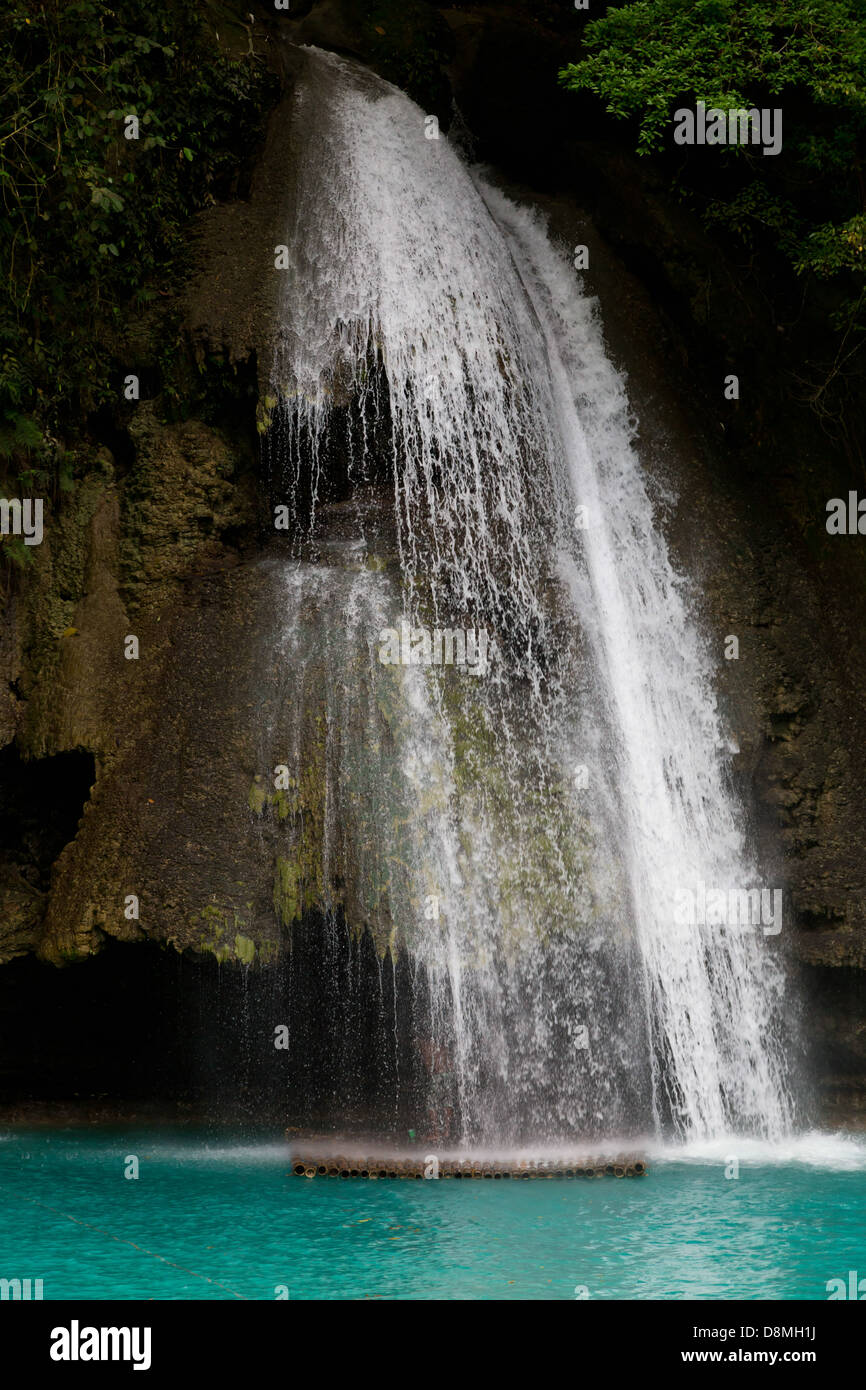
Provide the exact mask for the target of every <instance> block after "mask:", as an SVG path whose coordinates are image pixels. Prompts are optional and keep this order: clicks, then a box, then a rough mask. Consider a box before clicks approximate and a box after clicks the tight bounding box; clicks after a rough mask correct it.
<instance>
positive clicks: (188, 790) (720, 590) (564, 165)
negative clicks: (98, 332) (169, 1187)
mask: <svg viewBox="0 0 866 1390" xmlns="http://www.w3.org/2000/svg"><path fill="white" fill-rule="evenodd" d="M224 8H225V10H226V15H225V18H224V19H221V20H220V21H219V25H218V26H217V27H218V28H219V29H220V31H221V38H220V41H221V42H222V43H224V44H230V45H233V46H235V47H237V45H238V44H240V45H241V47H242V48H243V47H245V46H246V43H247V42H249V43H250V45H251V47H252V48H253V49H254V50H255V51H256V52H258V53H259V55H260V57H261V59H262V60H263V61H266V62H268V64H269V65H270V66H271V67H272V69H273V70H274V71H275V72H277V73H278V75H279V76H280V78H281V82H282V88H283V99H282V101H281V102H280V103H279V104H278V106H277V107H276V108H275V110H274V111H273V113H272V115H271V118H270V122H269V126H268V134H267V138H266V141H265V144H264V147H263V149H262V150H261V151H259V152H258V155H257V158H256V163H255V169H254V171H253V176H252V180H251V183H250V192H249V197H248V198H247V199H245V200H243V201H238V202H235V203H231V204H224V205H220V206H217V207H214V208H212V209H211V210H210V211H209V212H207V213H206V214H205V215H203V216H202V217H201V219H200V220H199V223H198V225H197V227H196V228H194V229H193V234H194V236H195V239H196V247H197V250H196V264H197V269H196V272H195V273H194V274H193V275H192V277H191V279H190V281H189V282H188V283H187V284H186V285H184V286H181V287H179V288H178V290H177V293H176V297H175V301H174V303H173V304H172V310H173V311H176V313H177V314H178V315H179V316H180V318H181V320H182V324H183V327H182V332H183V335H184V338H185V341H186V343H187V344H188V356H189V374H190V381H191V382H194V383H195V391H194V392H192V391H191V399H192V398H193V396H194V399H195V402H196V404H195V405H194V407H193V408H192V409H191V413H190V415H189V418H187V419H185V420H180V421H178V420H169V419H168V418H167V416H166V412H165V411H164V410H163V408H162V404H161V398H160V395H159V392H158V386H159V365H158V364H159V338H160V333H161V332H162V331H163V330H164V323H165V320H164V319H163V318H160V317H155V318H153V319H150V320H143V321H142V322H141V323H140V324H139V325H136V326H134V328H133V330H132V332H131V342H132V343H133V344H134V347H135V352H136V354H137V365H138V368H139V370H140V371H141V372H142V379H143V380H150V381H151V382H153V384H154V389H153V390H152V392H150V393H148V392H144V393H143V394H144V395H145V396H146V397H148V398H146V399H143V400H142V401H141V402H139V403H138V404H136V405H134V406H130V407H125V408H124V409H123V410H120V409H119V410H117V411H116V412H114V413H113V414H112V417H111V423H110V425H108V426H106V429H105V431H104V434H105V437H104V441H103V442H102V444H101V446H100V445H99V444H98V443H97V445H95V447H94V457H93V466H92V469H91V471H90V472H89V474H88V475H87V477H86V478H85V479H84V480H83V481H82V482H80V483H79V484H78V486H77V487H76V489H75V491H74V493H73V494H72V495H71V496H69V497H68V498H66V499H64V501H63V503H62V505H60V506H59V507H58V508H57V509H56V510H55V511H54V512H53V513H52V515H51V516H50V517H49V518H48V519H47V524H46V528H45V540H44V542H43V544H42V545H41V546H40V547H38V548H37V549H36V552H35V557H34V563H33V565H32V567H31V570H30V572H29V574H28V575H27V577H26V579H25V581H23V582H22V583H21V584H20V586H19V588H18V590H17V592H15V594H14V595H13V596H12V597H11V598H10V599H9V601H8V603H7V607H6V611H5V614H4V617H3V623H2V628H0V674H2V692H0V746H2V749H3V752H2V753H0V758H2V759H4V760H5V761H4V762H3V764H2V766H0V828H2V831H3V844H2V845H0V961H2V962H8V961H10V960H12V959H13V958H15V957H18V956H22V955H25V954H28V953H33V954H35V955H37V956H39V957H41V958H43V959H44V960H47V961H50V962H52V963H54V964H57V965H60V964H63V963H67V962H72V961H77V960H82V959H86V958H87V957H88V956H90V955H92V954H94V953H96V952H98V951H100V949H101V947H102V945H103V943H104V942H105V940H106V938H107V937H114V938H117V939H119V940H122V941H128V942H135V941H143V940H145V939H150V940H154V941H161V942H166V943H171V944H172V945H173V946H175V947H177V948H178V949H182V950H186V949H189V950H194V951H198V952H213V953H214V954H215V955H216V956H217V958H218V959H219V960H229V959H231V960H234V961H237V962H240V963H243V964H249V963H251V962H253V961H257V962H267V961H270V960H273V959H274V958H275V957H276V956H278V955H279V954H280V953H281V952H282V951H283V950H284V948H285V945H286V941H287V936H288V923H287V921H286V917H287V913H286V911H280V910H275V888H274V883H273V881H272V879H269V877H268V875H267V874H263V873H262V853H263V850H262V833H263V832H262V826H261V823H260V822H259V821H258V820H257V819H256V816H255V814H254V813H255V812H256V810H260V809H261V808H260V807H256V806H255V805H253V804H252V802H251V800H250V798H251V792H252V794H253V796H254V788H255V785H256V778H257V777H261V775H262V768H261V765H260V762H261V759H260V753H259V750H258V747H257V744H256V734H257V728H258V721H259V720H260V718H261V691H260V689H259V683H258V679H257V676H258V673H260V672H261V670H262V669H263V667H264V666H266V665H267V662H268V659H269V656H268V651H267V650H266V643H265V648H263V640H264V639H263V634H267V633H268V632H269V626H268V618H267V614H268V612H269V611H270V608H271V606H272V603H273V590H272V576H271V572H270V571H269V568H268V564H267V562H266V561H263V560H262V558H261V551H262V548H263V541H264V540H265V539H266V538H267V537H268V536H269V535H271V534H272V533H271V532H270V530H269V518H270V511H269V499H268V496H267V488H266V484H265V481H264V478H263V472H262V469H261V466H260V461H259V440H258V435H257V430H256V422H257V420H258V422H259V423H260V424H262V423H263V421H264V419H265V417H266V404H265V389H264V387H265V375H266V371H267V362H268V360H269V352H270V342H271V335H272V332H273V323H274V295H275V293H276V279H277V277H275V276H274V272H273V247H274V245H275V244H277V243H279V242H280V241H281V240H282V239H283V236H282V235H281V233H282V231H283V229H284V225H285V223H284V218H285V215H286V211H287V208H288V206H289V201H290V198H291V189H290V188H289V187H288V186H287V181H286V176H285V170H286V148H287V142H288V141H291V140H293V139H302V138H303V132H302V131H300V132H299V131H293V130H292V128H291V121H290V118H289V97H290V94H291V88H292V80H293V78H292V74H293V70H294V65H295V61H296V60H295V57H294V54H293V47H292V45H293V44H297V43H316V44H319V45H321V46H323V47H331V48H335V49H337V50H339V51H343V52H348V53H351V54H354V55H356V56H358V57H359V58H361V59H362V60H363V61H365V62H368V63H369V64H370V65H371V66H373V67H375V68H377V70H379V71H381V72H382V73H383V75H385V76H387V77H389V78H390V79H391V80H394V81H398V82H401V83H402V84H404V85H406V86H407V87H408V88H409V90H410V91H411V92H412V94H413V95H416V96H417V98H418V99H419V100H421V101H422V103H425V104H427V105H428V106H429V109H430V110H431V111H436V112H437V113H438V114H439V115H440V119H441V120H442V121H443V123H445V122H447V121H448V120H449V118H450V117H451V115H452V110H451V105H452V98H453V99H454V100H455V101H456V103H457V107H458V110H459V117H460V120H459V124H460V130H461V136H463V135H465V131H464V127H465V128H468V131H469V132H470V134H471V135H472V136H473V137H474V140H475V147H476V152H477V154H478V156H479V157H481V158H483V159H485V160H489V161H490V162H491V163H492V164H493V165H494V166H495V167H497V168H498V169H499V170H501V172H502V176H503V178H506V179H508V180H509V187H510V188H511V189H512V191H514V192H515V193H517V194H518V195H519V196H524V197H526V198H528V199H530V200H534V201H535V202H537V203H538V204H539V205H540V206H541V207H542V208H543V209H544V210H545V211H546V212H547V213H548V215H549V216H550V218H551V222H552V225H553V227H554V229H555V230H556V231H557V233H558V234H559V235H561V236H562V237H563V239H565V241H566V242H567V243H568V244H570V245H577V244H579V243H583V244H587V245H588V246H589V248H590V273H589V274H590V283H591V285H592V287H593V289H594V290H595V291H596V292H597V293H598V295H599V297H600V303H601V310H602V315H603V318H604V322H605V327H606V333H607V337H608V341H609V344H610V347H611V350H612V352H613V355H614V356H615V358H616V359H617V360H618V362H619V363H620V364H621V365H622V366H623V367H624V368H625V369H626V371H627V373H628V377H629V389H630V393H631V397H632V400H633V403H634V406H635V410H636V413H637V415H638V417H639V419H640V427H641V436H642V445H643V447H644V448H645V451H646V457H647V460H648V465H649V466H650V468H651V469H652V471H653V472H654V474H655V476H656V477H658V479H659V480H660V484H661V485H662V487H663V488H664V490H665V496H666V502H665V508H664V510H665V516H666V525H667V529H668V532H669V535H670V537H671V540H672V543H673V545H674V548H675V551H676V553H677V555H678V558H679V561H680V564H681V567H682V568H683V569H684V570H685V572H686V573H688V574H690V575H692V576H694V579H695V582H696V586H697V588H698V589H699V591H700V592H701V594H702V596H703V597H702V600H701V603H702V619H703V622H704V624H705V626H706V629H707V632H708V634H709V636H710V640H711V642H712V643H714V644H715V647H716V650H717V651H718V653H719V658H720V660H719V664H720V670H721V676H722V698H723V700H724V701H725V704H726V708H727V713H728V718H729V722H730V725H731V728H732V731H733V734H734V736H735V738H736V740H737V743H738V746H739V750H740V751H739V756H738V758H737V760H736V763H737V776H738V777H739V778H740V780H741V782H742V784H743V787H744V790H745V796H746V801H747V804H751V805H753V806H754V807H755V808H756V825H755V827H754V829H755V831H756V833H757V835H758V836H759V839H760V842H761V844H762V847H763V855H764V862H765V863H766V864H767V865H768V868H769V867H771V868H772V870H773V872H774V873H776V874H777V875H778V882H779V883H781V884H782V885H784V886H785V887H786V888H787V889H788V890H789V893H788V896H787V901H788V902H789V903H790V912H789V918H788V920H787V922H786V931H787V932H788V933H789V936H790V947H791V952H792V956H793V957H794V958H795V960H796V962H797V968H798V969H799V973H800V977H801V987H802V988H801V992H802V997H803V1001H804V1003H803V1015H804V1019H803V1031H804V1035H805V1036H806V1037H807V1038H808V1039H809V1040H810V1048H809V1051H810V1058H811V1061H810V1065H811V1067H812V1068H813V1070H814V1071H815V1073H816V1076H817V1078H818V1080H819V1083H820V1090H821V1095H822V1098H823V1101H822V1103H823V1110H824V1115H825V1117H826V1118H830V1119H833V1120H849V1121H856V1120H857V1119H858V1117H859V1119H860V1121H863V1120H866V997H864V981H866V908H864V901H866V883H864V877H866V867H864V859H863V855H862V853H861V847H862V837H863V829H862V827H863V822H864V812H866V758H864V748H866V720H864V715H863V709H862V698H861V696H860V692H861V691H862V690H863V689H864V683H866V669H864V667H866V661H864V652H863V650H862V648H861V647H860V644H859V640H858V639H859V632H860V628H861V626H862V616H863V611H864V604H866V586H864V576H866V568H864V565H863V560H862V555H861V552H860V549H859V547H860V545H861V544H862V540H861V539H860V538H857V537H841V536H840V537H830V536H828V535H827V533H826V530H825V525H824V522H825V515H826V513H825V504H826V501H827V500H828V499H829V498H830V497H832V496H846V495H847V492H848V489H849V488H855V487H856V486H857V485H858V481H859V482H861V485H862V477H863V460H862V454H861V453H859V452H858V450H857V445H856V441H852V440H851V438H850V437H849V439H848V441H847V445H846V446H845V447H839V448H837V447H834V446H833V445H831V444H830V443H829V442H828V441H827V439H826V437H825V436H824V435H823V434H822V433H821V430H820V428H819V426H818V423H817V422H816V421H815V420H814V419H813V418H812V417H810V415H809V413H808V411H806V410H805V408H803V409H800V410H797V409H796V408H795V407H793V406H791V405H790V403H789V399H788V396H787V394H786V392H787V373H788V372H789V369H790V355H789V354H790V353H791V352H792V351H793V349H792V348H791V347H790V345H789V343H788V338H789V337H790V335H789V333H788V331H787V329H786V327H785V325H784V324H782V325H780V324H778V323H776V322H774V321H773V314H772V311H771V310H770V309H769V308H768V307H767V305H766V304H761V303H759V302H758V298H757V296H756V295H755V294H754V293H753V292H752V291H749V290H747V289H744V288H743V285H742V280H741V276H740V274H739V270H738V267H737V265H736V263H735V261H734V260H733V259H732V257H731V255H730V254H729V252H728V251H727V249H726V248H725V247H723V246H721V245H719V244H716V243H713V242H712V241H711V240H709V239H708V238H707V236H706V234H705V233H704V231H703V230H702V229H701V228H700V227H699V226H698V225H697V224H696V222H694V221H693V220H692V219H691V217H690V215H689V214H687V213H686V212H685V211H684V210H683V209H682V207H680V206H679V205H678V204H677V203H675V202H674V201H673V199H672V198H671V196H670V194H669V193H668V191H667V190H666V188H665V187H664V185H663V184H662V183H661V181H660V180H659V179H658V177H657V176H656V175H654V174H653V173H652V171H650V172H649V173H648V172H646V171H645V170H644V169H643V168H642V167H641V166H639V164H638V162H637V161H636V160H635V159H634V158H633V157H632V156H631V155H630V153H629V152H628V149H627V148H626V146H625V144H624V143H622V142H621V140H620V137H619V135H618V133H617V132H616V131H615V130H614V129H613V128H612V126H611V125H610V124H609V123H608V122H607V121H606V120H605V119H604V118H603V117H601V116H600V115H599V113H598V111H597V110H595V109H594V108H593V107H591V106H590V105H589V104H588V103H586V102H585V101H583V100H581V101H577V100H576V99H575V98H573V97H569V96H567V95H566V94H564V93H562V92H560V91H559V90H558V89H557V86H556V72H557V69H558V68H559V67H560V66H561V65H562V64H563V63H564V62H566V61H567V60H568V59H570V58H573V57H574V55H575V50H576V47H577V45H578V43H579V35H580V29H581V25H582V19H581V17H580V16H578V15H576V14H573V13H569V14H568V15H567V16H566V15H562V13H561V11H562V8H563V7H556V6H550V7H545V6H543V5H542V6H537V5H531V4H528V3H527V4H524V5H520V4H515V5H511V6H507V7H488V6H483V5H478V6H474V5H468V6H462V7H460V8H459V9H457V8H448V7H444V6H443V7H434V6H428V5H425V4H421V3H417V4H413V5H409V6H401V5H400V4H398V3H396V0H394V3H391V2H390V0H389V2H388V3H381V4H379V5H377V6H374V7H373V10H372V11H370V12H369V13H368V9H367V7H365V6H361V5H358V4H355V3H353V0H320V3H317V4H312V5H305V6H301V7H295V8H293V11H292V13H291V15H290V16H289V15H285V16H284V15H280V16H279V17H277V16H275V15H274V12H273V11H272V10H271V9H269V8H268V7H265V6H261V7H259V21H258V22H257V23H256V25H255V26H253V27H245V24H246V16H245V15H244V14H242V13H241V10H242V9H243V10H244V11H245V10H246V5H244V6H243V7H240V6H238V7H233V6H228V7H224ZM235 8H236V9H237V13H235ZM413 88H414V90H413ZM780 328H781V331H780ZM727 371H738V372H739V374H740V376H741V382H742V383H743V392H742V394H743V396H744V398H745V399H744V400H743V402H742V404H739V403H730V402H725V401H724V399H723V393H722V385H721V383H722V380H723V377H724V375H725V373H726V372H727ZM730 635H735V636H737V637H738V639H739V657H738V659H737V660H736V661H725V660H724V659H723V654H724V648H725V641H726V639H727V638H728V636H730ZM130 637H134V638H136V639H137V642H138V649H139V656H138V659H134V660H129V659H127V658H126V656H125V650H127V649H128V648H127V644H128V641H129V638H130ZM251 806H252V810H251ZM265 833H266V832H265ZM284 887H285V885H284ZM130 895H135V896H136V897H137V898H138V900H139V910H138V915H137V916H134V915H130V914H129V903H128V900H129V897H130ZM277 908H278V909H279V903H278V904H277ZM288 915H291V914H288Z"/></svg>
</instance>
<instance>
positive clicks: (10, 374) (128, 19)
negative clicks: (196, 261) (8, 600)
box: [0, 0, 271, 491]
mask: <svg viewBox="0 0 866 1390" xmlns="http://www.w3.org/2000/svg"><path fill="white" fill-rule="evenodd" d="M270 81H271V80H270V79H269V78H268V77H267V76H266V74H265V73H264V72H263V71H262V69H261V67H260V66H259V65H258V64H257V63H256V61H255V60H254V59H253V58H252V57H247V58H244V59H240V60H236V59H232V58H229V57H226V56H224V55H221V54H220V53H219V51H218V50H217V48H216V47H215V43H214V40H213V37H212V35H211V34H210V33H209V31H208V30H207V28H206V27H205V26H204V25H203V23H202V20H201V18H200V14H199V6H198V5H197V4H196V0H160V3H159V4H153V3H152V0H123V3H122V4H118V3H114V4H110V3H107V0H5V4H4V8H3V14H2V17H0V93H2V95H0V273H2V275H3V278H4V282H5V283H4V284H3V293H2V295H0V466H3V460H5V461H6V465H5V466H6V471H7V472H9V471H13V470H17V472H18V474H19V476H20V475H21V474H22V473H23V472H25V471H26V470H27V468H31V469H32V468H34V467H35V468H37V469H42V470H43V471H47V473H48V474H50V479H51V485H52V487H53V488H54V489H55V490H58V489H59V490H61V491H62V490H64V489H65V488H68V487H69V486H71V465H70V456H69V454H68V453H67V452H65V451H64V450H63V449H62V448H61V447H60V446H59V445H58V442H57V439H58V436H63V435H69V434H70V433H71V434H72V435H73V436H74V434H75V431H76V430H77V429H79V428H80V426H81V423H82V421H83V420H84V419H85V418H86V415H87V413H88V412H90V411H92V410H94V409H95V408H96V407H98V406H99V405H100V404H102V403H103V402H106V401H110V402H112V403H113V402H114V401H116V400H117V397H118V390H119V380H120V376H121V372H122V367H123V341H124V335H125V332H126V331H127V329H128V326H129V325H130V323H131V321H132V319H133V318H134V317H135V315H136V314H137V313H138V312H139V311H140V310H142V309H143V308H144V307H145V306H146V305H147V304H148V303H149V302H150V301H152V300H155V299H156V298H157V297H158V296H160V295H167V294H168V293H169V287H170V286H171V283H172V279H173V276H174V274H175V272H176V271H177V270H179V269H181V268H182V265H183V259H184V255H185V251H186V235H185V231H186V225H187V222H188V219H189V218H190V216H191V215H192V214H193V213H195V212H196V211H197V210H199V209H201V208H203V207H205V206H206V205H207V204H208V203H210V202H213V201H214V200H215V199H217V198H219V197H220V196H224V195H225V194H227V193H229V192H230V191H231V188H232V183H233V181H234V180H235V179H236V177H237V171H238V168H239V166H240V164H241V163H242V160H243V157H244V156H245V155H246V153H247V152H248V150H249V147H250V143H251V140H252V138H253V137H254V136H255V134H256V133H257V130H258V128H259V127H260V124H261V119H262V114H263V111H264V109H266V107H267V106H268V105H269V104H270V100H271V88H270ZM130 115H135V116H137V117H138V120H139V138H138V139H137V140H135V139H127V138H125V128H126V125H125V120H124V118H125V117H127V116H130Z"/></svg>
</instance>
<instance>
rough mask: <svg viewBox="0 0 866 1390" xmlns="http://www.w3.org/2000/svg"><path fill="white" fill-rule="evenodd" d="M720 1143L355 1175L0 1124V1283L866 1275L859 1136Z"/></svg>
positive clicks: (282, 1284) (198, 1141)
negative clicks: (612, 1156)
mask: <svg viewBox="0 0 866 1390" xmlns="http://www.w3.org/2000/svg"><path fill="white" fill-rule="evenodd" d="M732 1143H733V1141H729V1142H728V1144H727V1145H724V1144H723V1145H719V1146H716V1148H715V1149H707V1150H706V1151H700V1150H694V1151H691V1152H689V1153H685V1154H684V1153H682V1152H679V1153H678V1152H673V1151H659V1152H656V1153H650V1160H651V1163H652V1171H651V1172H650V1174H649V1176H648V1177H646V1178H644V1179H638V1180H623V1181H616V1180H615V1179H605V1180H597V1181H586V1180H575V1181H562V1180H554V1181H538V1182H530V1183H517V1182H495V1183H494V1182H483V1181H477V1182H454V1181H438V1182H436V1181H430V1182H411V1181H399V1182H393V1181H382V1182H366V1181H364V1180H362V1179H358V1180H354V1181H352V1180H350V1181H340V1180H339V1179H333V1180H329V1179H315V1180H313V1181H308V1180H306V1179H299V1178H295V1177H291V1176H289V1175H288V1174H289V1161H288V1160H289V1149H288V1147H287V1146H285V1145H283V1144H278V1143H267V1142H261V1143H249V1142H247V1143H244V1142H231V1141H229V1140H227V1139H214V1138H212V1137H211V1138H206V1137H203V1136H199V1135H191V1134H189V1133H185V1134H183V1135H181V1136H178V1135H175V1134H169V1133H167V1132H166V1131H161V1132H159V1133H154V1132H149V1133H147V1134H144V1133H141V1132H133V1133H129V1132H127V1133H125V1134H122V1133H108V1132H105V1131H99V1132H96V1133H93V1132H90V1133H83V1132H81V1131H48V1130H40V1131H35V1132H28V1133H22V1132H20V1131H15V1132H9V1133H6V1134H2V1135H0V1199H2V1205H0V1262H2V1268H0V1278H30V1279H40V1278H41V1279H42V1280H43V1288H44V1297H45V1298H46V1299H65V1298H69V1299H78V1298H128V1299H150V1298H153V1299H225V1298H236V1297H237V1298H245V1299H273V1298H275V1297H277V1296H278V1294H279V1293H280V1292H281V1291H282V1296H283V1297H285V1296H286V1295H285V1291H286V1290H287V1291H288V1296H289V1297H290V1298H292V1299H338V1298H348V1299H368V1298H388V1299H390V1298H401V1299H425V1298H441V1299H574V1298H575V1297H577V1296H580V1295H581V1291H582V1290H584V1289H585V1290H586V1295H585V1296H588V1297H589V1298H593V1299H634V1298H640V1299H676V1300H682V1299H725V1298H748V1299H777V1298H780V1299H826V1298H827V1296H828V1295H827V1291H826V1285H827V1282H828V1281H829V1280H831V1279H834V1278H843V1279H846V1280H847V1278H848V1272H849V1271H850V1270H857V1271H859V1274H860V1277H866V1148H864V1146H863V1145H862V1143H856V1142H855V1141H853V1140H846V1139H843V1138H834V1137H832V1136H826V1137H824V1136H811V1137H809V1138H808V1139H803V1140H801V1141H799V1142H795V1143H793V1144H792V1145H790V1146H789V1148H788V1150H787V1151H786V1152H780V1151H773V1150H767V1149H765V1148H762V1147H760V1146H756V1145H752V1146H748V1145H741V1146H740V1151H739V1158H740V1176H739V1179H737V1180H732V1179H727V1178H726V1177H725V1170H726V1163H725V1160H726V1158H727V1157H728V1156H729V1155H730V1154H731V1153H732V1152H735V1149H733V1148H732ZM130 1155H134V1156H136V1157H137V1159H138V1161H139V1177H138V1179H127V1178H125V1177H124V1169H125V1167H127V1166H131V1165H128V1164H127V1163H126V1160H127V1157H128V1156H130ZM864 1289H866V1284H864Z"/></svg>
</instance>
